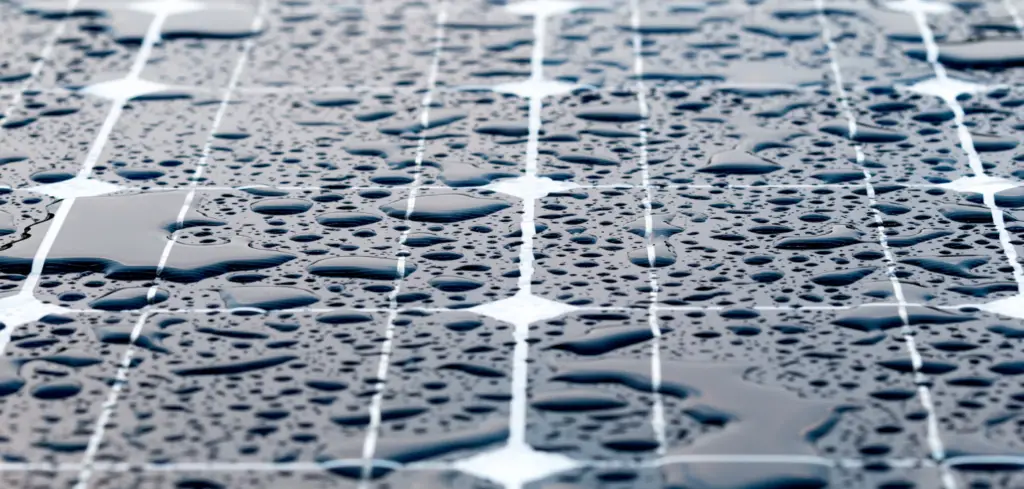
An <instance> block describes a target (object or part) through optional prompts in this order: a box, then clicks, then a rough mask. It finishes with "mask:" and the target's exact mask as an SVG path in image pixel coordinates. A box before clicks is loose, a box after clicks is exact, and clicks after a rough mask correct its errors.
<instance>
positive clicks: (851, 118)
mask: <svg viewBox="0 0 1024 489" xmlns="http://www.w3.org/2000/svg"><path fill="white" fill-rule="evenodd" d="M815 4H816V7H817V10H818V21H819V22H820V23H821V37H822V40H823V41H824V42H825V45H826V46H827V47H828V51H829V53H830V54H829V63H830V66H831V69H832V74H833V77H834V78H835V87H836V91H837V92H838V95H839V96H838V98H839V105H840V107H841V108H842V110H843V114H844V115H845V116H846V120H847V124H848V133H849V137H850V139H851V140H853V139H855V137H856V134H857V118H856V115H855V114H854V112H853V109H852V107H851V105H850V100H849V96H848V94H847V92H846V87H845V85H844V82H843V74H842V69H841V68H840V66H839V59H838V56H839V55H838V49H837V48H836V44H835V42H834V41H833V40H832V30H831V28H830V27H829V23H828V18H827V16H826V14H825V1H824V0H815ZM853 147H854V151H855V152H856V158H857V164H858V165H860V167H861V170H862V171H863V173H864V187H865V189H866V191H867V194H868V205H869V206H870V208H871V209H872V214H873V215H874V220H875V223H876V224H877V226H876V228H877V229H878V243H879V245H880V246H881V247H882V252H883V253H884V255H885V261H886V275H888V277H889V283H890V284H891V285H892V289H893V294H895V296H896V302H897V309H898V311H899V316H900V321H901V322H902V323H903V326H902V328H901V335H902V338H903V341H904V342H905V343H906V345H907V353H908V354H909V355H910V361H911V365H912V366H913V369H914V382H915V383H916V384H917V393H918V397H919V398H920V402H921V406H922V407H923V408H924V410H925V413H926V414H927V417H928V418H927V437H928V447H929V450H930V451H931V456H932V459H933V460H935V461H936V462H937V463H941V462H942V460H943V459H944V458H945V457H946V450H945V447H944V445H943V443H942V438H941V436H940V433H939V425H938V419H937V417H936V412H935V403H934V402H933V400H932V396H931V391H930V390H929V388H928V379H927V378H926V377H925V376H924V374H922V373H921V364H922V360H921V353H920V351H918V349H917V343H916V342H915V340H914V330H913V328H912V327H911V325H910V317H909V314H908V313H907V301H906V297H905V295H904V293H903V286H902V284H901V283H900V281H899V277H897V275H896V260H895V259H894V258H893V255H892V251H891V250H890V248H889V243H888V239H887V237H886V235H885V227H884V226H883V218H882V215H881V213H880V212H879V211H878V210H877V209H876V203H877V202H876V194H875V188H874V186H873V185H872V183H871V178H872V175H871V172H870V171H869V170H868V169H867V168H866V167H865V166H864V151H863V148H862V146H861V145H860V144H859V143H857V142H856V141H854V142H853ZM943 482H944V484H945V487H946V488H947V489H953V488H955V487H956V482H955V480H953V479H952V477H951V475H949V474H947V473H945V472H944V473H943Z"/></svg>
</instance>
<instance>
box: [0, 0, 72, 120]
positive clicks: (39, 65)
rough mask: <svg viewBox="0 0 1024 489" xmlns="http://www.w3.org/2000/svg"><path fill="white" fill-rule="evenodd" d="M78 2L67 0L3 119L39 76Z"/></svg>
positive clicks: (12, 111)
mask: <svg viewBox="0 0 1024 489" xmlns="http://www.w3.org/2000/svg"><path fill="white" fill-rule="evenodd" d="M78 3H79V0H70V1H69V2H68V6H67V10H65V11H64V13H65V17H64V18H63V19H61V21H60V22H58V23H57V27H55V28H54V29H53V34H51V35H50V38H49V39H48V40H47V41H46V44H45V45H43V50H42V51H40V52H39V59H37V60H36V62H35V63H33V64H32V69H31V70H29V75H28V78H26V79H25V82H24V83H22V84H21V88H20V89H18V90H17V91H16V92H15V93H14V96H13V97H12V98H11V105H10V106H8V107H7V110H6V111H5V112H4V120H5V121H6V120H8V119H9V118H10V117H11V114H13V113H14V109H15V108H16V107H17V106H18V104H20V103H21V100H22V98H24V96H25V92H26V91H28V90H29V87H31V86H32V83H34V82H35V80H36V78H37V77H39V74H40V73H42V71H43V67H44V66H46V62H47V61H49V60H50V57H51V56H53V51H54V50H55V49H56V47H57V42H58V41H60V38H61V36H63V35H64V31H65V30H67V25H68V22H69V20H68V19H70V17H71V13H72V12H74V11H75V8H77V7H78Z"/></svg>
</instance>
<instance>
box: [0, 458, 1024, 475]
mask: <svg viewBox="0 0 1024 489" xmlns="http://www.w3.org/2000/svg"><path fill="white" fill-rule="evenodd" d="M360 461H361V459H337V460H325V461H319V462H284V463H274V462H170V463H143V464H132V463H122V462H98V463H96V464H95V471H96V472H103V473H184V472H206V473H208V472H281V473H292V472H322V471H326V470H332V469H337V468H350V467H353V466H357V465H358V464H360ZM575 462H576V467H575V469H649V468H658V467H663V466H666V465H673V464H737V465H748V464H787V465H817V466H822V467H828V468H834V469H861V468H864V467H865V466H867V465H869V464H881V465H884V466H886V467H890V468H894V469H901V468H902V469H909V468H921V467H936V466H938V465H937V464H936V463H935V461H933V460H931V459H929V458H913V457H907V458H850V457H845V458H844V457H835V458H829V457H821V456H815V455H803V454H771V455H766V454H693V455H668V456H663V457H657V458H651V459H646V460H599V459H582V460H575ZM374 463H375V464H376V465H377V466H378V467H384V468H387V469H390V470H396V471H407V472H412V471H440V470H458V468H457V463H453V462H430V461H422V462H411V463H401V462H395V461H393V460H375V461H374ZM980 463H1002V464H1015V465H1016V464H1019V465H1024V456H1013V455H1007V456H1002V455H992V456H985V455H974V456H960V457H951V458H949V459H947V460H946V461H945V462H944V463H943V464H942V465H945V466H950V467H956V466H959V465H976V464H980ZM79 470H81V464H75V463H61V464H47V463H18V462H4V463H0V473H3V472H42V473H60V472H76V471H79Z"/></svg>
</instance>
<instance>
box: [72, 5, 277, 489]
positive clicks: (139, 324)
mask: <svg viewBox="0 0 1024 489" xmlns="http://www.w3.org/2000/svg"><path fill="white" fill-rule="evenodd" d="M176 1H177V0H170V1H168V2H167V3H164V4H161V6H162V7H163V8H162V9H161V10H160V11H159V12H158V13H157V15H156V16H155V18H154V21H153V25H151V26H150V31H149V32H147V34H146V36H147V37H146V39H147V40H149V38H150V35H151V34H152V36H153V40H152V41H151V42H150V44H149V48H148V50H146V59H148V57H149V54H148V53H149V52H151V51H152V49H153V45H154V44H155V43H156V40H157V39H159V38H160V31H161V29H162V27H163V22H164V20H165V19H166V18H167V13H168V10H167V7H168V5H169V4H173V3H175V2H176ZM265 6H266V1H265V0H261V1H260V6H259V9H258V11H257V14H256V16H255V17H254V19H253V22H252V29H253V30H259V28H260V26H261V25H262V22H263V17H264V11H263V9H264V8H265ZM154 25H155V27H154ZM253 45H254V42H253V41H252V40H251V39H249V40H246V42H245V44H244V45H243V49H242V53H241V55H240V56H239V59H238V62H237V63H236V65H235V68H234V70H233V71H232V74H231V78H230V80H229V82H228V86H227V87H226V88H225V90H224V96H223V99H222V100H221V103H220V107H219V108H218V110H217V113H216V115H215V116H214V120H213V123H212V124H211V128H210V133H209V135H208V136H207V140H206V143H205V145H204V147H203V152H202V156H201V157H200V159H199V160H198V161H197V162H196V176H197V179H196V180H194V181H195V182H198V176H200V175H202V172H203V170H204V168H205V166H206V163H207V160H208V159H209V156H210V152H211V151H212V147H213V135H214V133H215V132H216V131H217V128H218V127H219V126H220V124H221V121H222V120H223V118H224V115H225V113H226V112H227V106H228V104H229V103H230V100H231V95H232V91H233V89H234V88H235V86H237V85H238V82H239V80H240V79H241V75H242V72H243V70H244V69H245V63H246V61H247V60H248V58H249V53H250V51H251V50H252V47H253ZM143 46H144V48H145V46H146V42H145V41H144V43H143ZM141 57H142V56H141V55H140V58H141ZM145 65H146V63H145V62H137V63H136V66H134V67H133V70H132V72H133V73H141V71H142V69H144V68H145ZM136 76H137V75H136ZM121 105H122V106H123V105H124V104H123V103H122V104H121ZM195 193H196V192H195V190H194V189H193V190H191V191H190V192H189V193H188V195H186V197H185V199H184V201H183V202H182V205H181V209H180V210H179V212H178V218H177V221H176V222H177V223H178V226H177V228H176V229H175V231H174V232H172V233H171V238H170V239H169V240H168V241H167V244H166V246H165V247H164V249H163V252H162V253H161V256H160V260H159V262H158V263H157V267H156V274H155V281H156V280H159V277H160V274H161V273H162V272H163V270H164V268H165V267H166V266H167V261H168V259H169V258H170V254H171V249H172V248H173V247H174V244H175V243H176V242H177V236H178V231H179V230H180V228H181V226H182V223H183V222H184V220H185V216H186V215H187V214H188V210H189V209H190V208H191V206H192V202H193V200H194V199H195ZM157 290H158V288H157V285H156V284H154V285H152V286H151V287H150V288H149V290H148V291H147V293H146V299H147V302H152V300H153V297H154V296H155V294H156V292H157ZM149 316H150V313H149V312H148V311H144V312H143V313H142V314H141V315H140V316H139V318H138V320H137V321H136V323H135V325H134V326H133V327H132V332H131V335H130V338H129V342H128V346H127V348H126V349H125V352H124V356H123V357H122V359H121V364H120V365H119V366H118V369H117V372H116V374H115V376H114V383H113V385H112V386H111V388H110V392H109V394H108V397H107V400H106V402H104V404H103V410H102V411H101V412H100V415H99V417H98V418H97V420H96V424H95V427H94V429H93V433H92V436H90V438H89V443H88V445H87V446H86V451H85V454H84V455H83V457H82V470H81V472H79V475H78V480H77V482H76V484H75V489H87V488H88V486H89V480H90V478H91V476H92V464H93V463H94V462H95V458H96V454H97V452H98V451H99V448H100V446H101V444H102V443H103V438H104V436H105V434H106V426H107V424H108V423H109V422H110V418H111V417H112V416H113V414H114V409H115V408H116V407H117V404H118V401H119V400H120V396H121V391H122V390H123V389H124V385H125V383H126V382H127V380H128V373H129V368H130V367H131V363H132V359H133V358H134V355H135V342H136V341H138V339H139V337H140V336H141V335H142V331H143V329H144V328H145V326H146V321H147V319H148V318H149Z"/></svg>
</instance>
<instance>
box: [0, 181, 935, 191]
mask: <svg viewBox="0 0 1024 489" xmlns="http://www.w3.org/2000/svg"><path fill="white" fill-rule="evenodd" d="M500 181H501V180H495V182H500ZM893 185H899V186H901V187H904V188H922V189H929V188H943V185H945V184H939V183H894V184H893ZM647 186H648V187H651V188H655V189H662V190H673V189H678V190H683V189H719V190H733V189H755V190H756V189H819V188H830V189H859V188H862V187H863V184H862V183H827V184H826V183H823V184H801V183H768V184H729V183H722V184H716V183H649V184H648V185H647ZM416 188H418V189H419V190H448V191H452V192H467V191H494V190H492V189H490V188H488V187H487V186H479V187H450V186H447V185H419V186H417V187H416ZM643 188H644V185H642V184H641V185H636V184H632V183H607V184H600V185H585V184H584V185H576V186H574V187H573V188H571V189H569V190H565V192H572V191H575V190H630V189H643ZM260 189H263V190H281V191H285V192H312V191H325V190H326V191H331V192H351V191H361V190H394V191H408V190H410V189H412V186H410V185H356V186H351V187H331V186H318V185H281V186H277V185H240V186H235V187H231V186H214V185H211V186H188V185H186V186H167V187H162V186H154V187H120V188H119V189H118V190H117V191H116V192H129V193H130V192H137V193H141V192H170V191H180V190H186V191H191V190H195V191H196V192H237V191H245V190H260ZM0 190H5V191H10V192H22V193H33V194H38V193H40V192H39V189H38V188H36V187H30V188H12V187H3V186H0ZM112 193H114V192H112Z"/></svg>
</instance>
